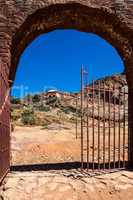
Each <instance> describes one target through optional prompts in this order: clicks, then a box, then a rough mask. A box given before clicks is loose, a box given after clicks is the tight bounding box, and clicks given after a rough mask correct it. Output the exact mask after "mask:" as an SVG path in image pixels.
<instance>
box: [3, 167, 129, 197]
mask: <svg viewBox="0 0 133 200" xmlns="http://www.w3.org/2000/svg"><path fill="white" fill-rule="evenodd" d="M104 199H106V200H107V199H108V200H117V199H119V200H120V199H121V200H125V199H126V200H132V199H133V172H129V171H120V172H115V173H111V174H103V175H100V176H98V175H97V176H94V177H87V176H82V175H81V176H80V174H78V175H76V173H75V172H61V173H60V172H58V173H57V172H50V171H49V172H43V171H42V172H41V171H40V172H12V173H9V174H8V176H7V178H6V179H5V183H4V185H3V186H2V187H1V191H0V200H104Z"/></svg>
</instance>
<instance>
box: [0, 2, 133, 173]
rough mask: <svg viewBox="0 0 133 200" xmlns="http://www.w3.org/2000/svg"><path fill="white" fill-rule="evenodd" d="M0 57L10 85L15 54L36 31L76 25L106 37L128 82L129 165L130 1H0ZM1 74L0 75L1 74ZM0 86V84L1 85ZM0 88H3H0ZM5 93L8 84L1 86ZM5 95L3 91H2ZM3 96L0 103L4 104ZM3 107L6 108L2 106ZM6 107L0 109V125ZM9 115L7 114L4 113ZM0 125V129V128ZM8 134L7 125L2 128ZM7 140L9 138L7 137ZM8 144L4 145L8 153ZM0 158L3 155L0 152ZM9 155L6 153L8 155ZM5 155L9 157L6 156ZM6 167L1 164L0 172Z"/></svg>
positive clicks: (132, 92)
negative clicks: (5, 127)
mask: <svg viewBox="0 0 133 200" xmlns="http://www.w3.org/2000/svg"><path fill="white" fill-rule="evenodd" d="M0 5H1V7H0V19H1V21H2V22H1V23H0V47H1V49H0V57H1V63H2V66H3V67H2V69H1V71H3V72H2V73H6V75H5V78H4V79H3V84H4V82H5V80H7V79H8V80H9V83H10V86H11V85H12V84H11V83H12V82H13V80H14V78H15V72H16V69H17V64H18V62H19V58H20V55H21V53H22V52H23V50H24V49H25V47H26V46H27V45H28V44H29V43H30V42H31V41H32V40H33V39H34V38H35V37H36V36H38V35H40V34H42V33H47V32H49V31H52V30H54V29H77V30H80V31H84V32H93V33H96V34H98V35H99V36H101V37H103V38H104V39H106V40H107V41H108V42H109V43H110V44H112V45H113V46H114V47H115V48H116V49H117V51H118V52H119V54H120V55H121V57H122V59H123V61H124V64H125V71H126V76H127V81H128V86H129V111H130V112H129V149H130V151H129V163H130V166H133V128H132V118H133V105H132V100H133V89H132V88H133V79H132V76H133V52H132V49H133V41H132V38H133V16H132V12H131V11H132V10H133V3H132V1H119V0H117V1H110V0H109V1H95V0H94V1H93V0H92V1H88V0H84V1H83V0H82V1H78V0H77V1H75V2H73V1H68V0H66V1H61V0H57V1H56V2H54V3H52V2H51V1H48V0H47V1H44V0H39V1H29V0H27V1H14V0H11V1H10V2H9V1H8V0H6V1H5V3H3V2H0ZM1 77H3V76H2V75H1ZM1 87H2V86H1ZM2 89H3V88H2ZM3 90H4V92H5V94H6V92H7V90H8V88H7V87H5V88H4V89H3ZM4 97H5V98H6V95H4ZM5 98H4V99H3V101H2V103H1V106H3V105H4V102H5ZM5 108H6V104H5ZM5 110H6V109H5ZM5 112H6V111H3V112H1V119H2V120H1V124H2V125H3V126H4V122H3V121H4V118H5V117H7V115H5ZM8 116H9V114H8ZM2 125H1V127H0V130H1V132H2V130H3V129H2ZM4 132H5V134H6V135H9V129H5V131H4ZM8 140H9V139H8ZM6 145H7V143H5V147H6ZM9 151H10V148H7V152H8V155H9ZM1 155H2V157H3V158H2V161H1V162H3V161H4V160H5V159H6V156H4V155H3V154H2V153H1ZM8 157H9V156H8ZM7 159H9V158H7ZM8 168H9V162H8V163H6V167H3V172H2V175H3V174H4V173H5V171H6V170H4V169H8Z"/></svg>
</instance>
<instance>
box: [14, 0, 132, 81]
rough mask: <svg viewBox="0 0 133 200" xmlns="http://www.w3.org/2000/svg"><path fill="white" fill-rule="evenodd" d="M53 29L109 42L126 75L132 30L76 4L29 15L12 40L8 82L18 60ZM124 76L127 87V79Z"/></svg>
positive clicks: (100, 10) (98, 11)
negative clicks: (41, 36)
mask: <svg viewBox="0 0 133 200" xmlns="http://www.w3.org/2000/svg"><path fill="white" fill-rule="evenodd" d="M55 29H76V30H79V31H82V32H91V33H95V34H97V35H99V36H101V37H102V38H104V39H105V40H106V41H108V42H109V43H110V44H111V45H112V46H113V47H114V48H116V50H117V51H118V53H119V54H120V56H121V58H122V59H123V61H124V64H125V70H126V72H127V74H128V71H130V69H129V68H130V66H132V35H133V34H132V31H131V30H130V28H129V27H128V26H127V25H126V24H125V23H124V22H122V21H121V20H120V18H118V16H117V14H116V13H115V12H112V11H110V10H108V9H106V8H101V7H100V8H97V7H89V6H86V5H83V4H79V3H68V4H55V5H50V6H48V7H46V8H41V9H38V10H37V11H35V12H34V13H32V14H31V15H29V16H28V17H27V18H26V20H25V21H24V23H23V24H22V25H21V26H20V27H19V28H18V29H17V31H16V33H15V34H14V36H13V38H12V48H11V56H12V60H11V68H10V79H11V80H14V77H15V72H16V69H17V64H18V62H19V58H20V56H21V54H22V52H23V51H24V49H25V48H26V46H28V44H29V43H30V42H31V41H32V40H34V39H35V38H36V37H37V36H38V35H40V34H43V33H47V32H50V31H52V30H55ZM128 77H129V76H128V75H127V79H128V82H129V84H130V78H128Z"/></svg>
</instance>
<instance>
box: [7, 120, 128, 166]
mask: <svg viewBox="0 0 133 200" xmlns="http://www.w3.org/2000/svg"><path fill="white" fill-rule="evenodd" d="M95 123H96V122H95ZM97 130H98V129H97V127H96V128H95V143H94V146H93V137H92V129H91V128H90V129H89V156H90V158H89V160H90V162H92V154H93V148H94V152H95V154H94V157H95V158H94V161H95V162H97V161H98V133H97ZM102 130H103V129H102V127H101V133H100V162H101V163H102V162H103V133H102ZM113 131H114V129H113V128H111V134H110V135H111V136H110V159H111V161H113V153H114V151H113V148H114V146H113V142H114V141H113V140H114V136H113V134H114V132H113ZM122 131H123V130H121V133H122ZM118 132H119V131H118V127H116V138H115V143H116V145H115V159H116V161H118V146H119V145H118V138H119V135H118ZM105 135H106V137H105V146H104V148H105V161H108V129H107V128H106V132H105ZM86 138H87V136H86V130H84V161H86V160H87V140H86ZM127 141H128V137H127V131H126V135H125V158H127ZM11 149H12V153H11V156H12V161H11V162H12V165H23V164H47V163H64V162H80V160H81V158H80V157H81V139H80V128H78V139H76V131H75V125H72V124H62V125H61V124H60V125H57V124H53V125H52V126H51V127H49V128H48V129H42V127H39V126H38V127H16V128H15V131H14V132H13V133H12V136H11ZM120 159H121V161H122V160H123V134H121V140H120Z"/></svg>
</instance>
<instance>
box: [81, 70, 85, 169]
mask: <svg viewBox="0 0 133 200" xmlns="http://www.w3.org/2000/svg"><path fill="white" fill-rule="evenodd" d="M83 115H84V68H83V66H82V68H81V171H83V168H84V152H83V148H84V147H83V145H84V141H83V139H84V138H83V132H84V127H83V126H84V124H83V120H84V116H83Z"/></svg>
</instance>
